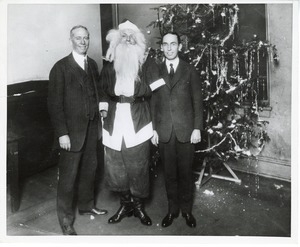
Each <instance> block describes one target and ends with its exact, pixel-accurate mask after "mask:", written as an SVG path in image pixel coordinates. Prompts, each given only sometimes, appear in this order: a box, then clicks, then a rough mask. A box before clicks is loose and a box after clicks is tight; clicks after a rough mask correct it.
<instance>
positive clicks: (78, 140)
mask: <svg viewBox="0 0 300 247" xmlns="http://www.w3.org/2000/svg"><path fill="white" fill-rule="evenodd" d="M88 64H89V69H90V71H91V75H92V76H91V77H92V80H93V84H94V89H95V92H96V97H97V102H98V103H99V96H98V90H97V84H98V83H99V71H98V66H97V64H96V62H95V61H94V60H93V59H91V58H89V57H88ZM87 79H88V76H87V74H86V73H85V71H84V70H83V69H82V68H81V67H80V66H79V65H78V64H77V63H76V61H75V60H74V58H73V55H72V53H71V54H70V55H69V56H67V57H64V58H63V59H61V60H59V61H58V62H57V63H56V64H55V65H54V66H53V68H52V69H51V71H50V75H49V88H48V110H49V114H50V117H51V121H52V124H53V126H54V131H55V135H56V137H57V138H58V137H60V136H63V135H69V136H70V140H71V151H79V150H80V149H81V148H82V146H83V144H84V140H85V137H86V131H87V127H88V123H89V116H88V114H89V96H88V92H87V87H85V86H84V85H85V83H86V80H87ZM96 107H97V108H98V106H96ZM95 117H96V118H97V120H98V119H99V112H98V111H97V114H96V116H95ZM99 123H101V121H99Z"/></svg>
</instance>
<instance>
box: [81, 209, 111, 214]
mask: <svg viewBox="0 0 300 247" xmlns="http://www.w3.org/2000/svg"><path fill="white" fill-rule="evenodd" d="M78 211H79V214H80V215H104V214H107V210H105V209H98V208H92V209H90V210H78Z"/></svg>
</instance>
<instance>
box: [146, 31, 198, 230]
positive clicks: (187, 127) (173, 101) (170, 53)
mask: <svg viewBox="0 0 300 247" xmlns="http://www.w3.org/2000/svg"><path fill="white" fill-rule="evenodd" d="M181 47H182V45H181V43H180V38H179V36H178V34H177V33H167V34H165V35H164V36H163V39H162V45H161V48H162V50H163V52H164V56H165V62H164V63H163V64H161V65H160V74H161V77H162V78H163V79H164V81H165V83H166V85H164V86H162V87H160V88H159V89H158V90H156V91H155V92H154V93H153V96H152V102H151V105H152V108H151V112H152V121H153V129H154V135H153V137H152V139H151V141H152V143H153V144H154V145H158V144H159V152H160V155H161V158H162V163H163V167H164V175H165V185H166V191H167V198H168V214H167V215H166V216H165V218H164V219H163V221H162V226H163V227H168V226H169V225H171V224H172V222H173V220H174V218H176V217H178V215H179V212H180V210H181V213H182V216H183V217H184V218H185V220H186V223H187V225H188V226H190V227H196V219H195V218H194V216H193V215H192V206H193V177H192V174H193V173H192V165H193V158H194V144H195V143H198V142H200V141H201V132H200V130H201V129H202V128H203V102H202V94H201V81H200V76H199V75H198V73H197V71H196V70H195V68H194V67H193V66H192V65H190V64H188V63H186V62H184V61H183V60H181V59H179V57H178V52H179V50H180V49H181Z"/></svg>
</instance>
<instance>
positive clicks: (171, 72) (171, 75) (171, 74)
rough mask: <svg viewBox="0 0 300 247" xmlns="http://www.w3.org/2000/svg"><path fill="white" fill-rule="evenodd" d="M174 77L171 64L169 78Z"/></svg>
mask: <svg viewBox="0 0 300 247" xmlns="http://www.w3.org/2000/svg"><path fill="white" fill-rule="evenodd" d="M173 76H174V68H173V64H172V63H170V78H171V79H172V78H173Z"/></svg>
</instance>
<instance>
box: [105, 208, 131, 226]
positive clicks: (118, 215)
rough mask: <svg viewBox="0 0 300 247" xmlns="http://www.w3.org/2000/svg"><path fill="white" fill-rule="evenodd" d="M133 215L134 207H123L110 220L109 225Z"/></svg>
mask: <svg viewBox="0 0 300 247" xmlns="http://www.w3.org/2000/svg"><path fill="white" fill-rule="evenodd" d="M132 215H133V207H132V206H131V204H126V205H121V207H120V208H119V209H118V211H117V212H116V213H115V214H114V215H113V216H112V217H110V218H109V219H108V223H110V224H114V223H118V222H120V221H121V220H122V219H123V218H124V217H131V216H132Z"/></svg>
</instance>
